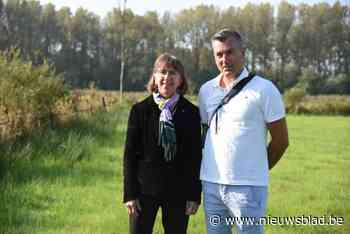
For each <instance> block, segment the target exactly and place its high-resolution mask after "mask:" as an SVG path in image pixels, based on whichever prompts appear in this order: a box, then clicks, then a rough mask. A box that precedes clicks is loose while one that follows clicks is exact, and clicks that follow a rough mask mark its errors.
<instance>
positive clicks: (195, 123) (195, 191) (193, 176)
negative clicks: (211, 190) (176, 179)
mask: <svg viewBox="0 0 350 234" xmlns="http://www.w3.org/2000/svg"><path fill="white" fill-rule="evenodd" d="M189 124H190V125H189V130H188V131H189V132H190V133H191V135H190V139H189V140H188V147H187V149H188V155H187V158H188V161H187V163H186V175H187V178H188V184H187V191H188V193H187V201H196V202H198V203H200V202H201V192H202V185H201V181H200V179H199V173H200V166H201V160H202V147H201V123H200V116H199V111H198V109H197V108H196V109H195V113H194V115H193V118H192V121H191V122H190V123H189Z"/></svg>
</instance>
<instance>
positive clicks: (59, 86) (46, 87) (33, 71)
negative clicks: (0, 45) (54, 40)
mask: <svg viewBox="0 0 350 234" xmlns="http://www.w3.org/2000/svg"><path fill="white" fill-rule="evenodd" d="M0 74H2V75H1V77H0V107H1V108H2V111H4V112H5V113H7V118H8V120H9V121H10V122H11V124H12V131H15V132H17V131H22V130H25V129H26V126H29V125H30V124H31V123H33V122H34V123H36V124H35V125H36V126H38V125H41V124H47V123H48V121H49V120H50V118H52V117H53V116H52V113H53V109H54V107H55V104H56V103H57V102H58V101H59V100H61V99H63V98H64V97H67V96H68V95H69V91H68V87H67V86H66V85H65V84H64V81H63V79H62V78H61V76H60V75H56V73H55V70H54V69H53V68H52V67H51V66H50V65H49V64H48V63H47V62H44V63H43V64H42V65H40V66H34V65H33V64H32V62H28V61H24V60H23V59H21V57H20V50H16V49H11V50H9V51H5V52H1V53H0ZM32 127H33V126H32ZM18 134H20V132H18Z"/></svg>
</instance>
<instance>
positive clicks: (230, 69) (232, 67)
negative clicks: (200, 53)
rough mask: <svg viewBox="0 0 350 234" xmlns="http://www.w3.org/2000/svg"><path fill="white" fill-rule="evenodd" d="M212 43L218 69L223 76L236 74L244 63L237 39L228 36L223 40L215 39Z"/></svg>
mask: <svg viewBox="0 0 350 234" xmlns="http://www.w3.org/2000/svg"><path fill="white" fill-rule="evenodd" d="M212 45H213V51H214V57H215V63H216V66H217V67H218V69H219V71H220V72H221V73H222V74H223V75H225V76H226V75H229V76H230V75H234V76H236V75H237V74H238V72H240V70H241V69H242V67H243V63H244V52H243V49H242V48H241V47H240V46H239V44H238V43H237V41H236V40H235V39H234V38H228V39H227V40H226V41H224V42H221V41H218V40H215V41H213V43H212Z"/></svg>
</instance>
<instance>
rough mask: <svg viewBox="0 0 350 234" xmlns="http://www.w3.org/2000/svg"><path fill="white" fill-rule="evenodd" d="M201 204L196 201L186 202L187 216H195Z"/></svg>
mask: <svg viewBox="0 0 350 234" xmlns="http://www.w3.org/2000/svg"><path fill="white" fill-rule="evenodd" d="M198 207H199V204H198V203H197V202H195V201H187V202H186V215H194V214H195V213H197V210H198Z"/></svg>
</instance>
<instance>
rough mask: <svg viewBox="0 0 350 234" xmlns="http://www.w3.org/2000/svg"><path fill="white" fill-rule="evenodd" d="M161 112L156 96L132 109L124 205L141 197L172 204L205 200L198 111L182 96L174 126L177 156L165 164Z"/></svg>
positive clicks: (129, 124)
mask: <svg viewBox="0 0 350 234" xmlns="http://www.w3.org/2000/svg"><path fill="white" fill-rule="evenodd" d="M159 116H160V110H159V108H158V105H157V104H156V103H155V102H154V100H153V96H152V95H151V96H149V97H147V98H146V99H145V100H143V101H141V102H139V103H137V104H135V105H133V106H132V108H131V111H130V115H129V122H128V130H127V136H126V143H125V151H124V199H123V200H124V202H127V201H130V200H134V199H137V198H138V196H139V195H140V194H143V195H150V196H153V197H155V198H159V199H165V200H168V201H170V200H172V201H183V200H187V201H197V202H200V200H201V183H200V180H199V170H200V163H201V159H202V150H201V133H200V132H201V129H200V116H199V111H198V108H197V107H196V106H195V105H193V104H192V103H191V102H189V101H188V100H187V99H185V98H184V97H183V96H180V99H179V101H178V103H177V104H176V107H175V113H174V115H173V122H174V125H175V131H176V141H177V153H176V155H175V159H174V160H173V161H171V162H165V160H164V155H163V153H164V152H163V149H162V148H161V147H160V146H158V130H159Z"/></svg>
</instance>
